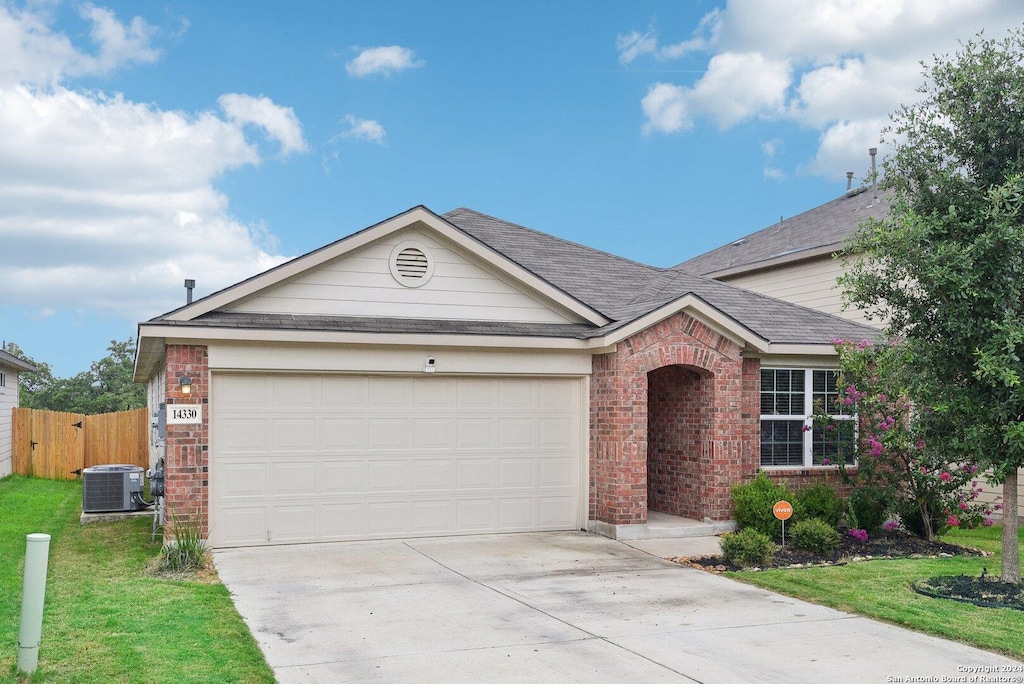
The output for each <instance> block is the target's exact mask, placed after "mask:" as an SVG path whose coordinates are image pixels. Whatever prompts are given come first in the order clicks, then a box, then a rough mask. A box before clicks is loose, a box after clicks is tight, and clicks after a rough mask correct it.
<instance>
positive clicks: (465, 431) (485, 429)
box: [455, 418, 498, 449]
mask: <svg viewBox="0 0 1024 684" xmlns="http://www.w3.org/2000/svg"><path fill="white" fill-rule="evenodd" d="M494 422H495V421H494V420H493V419H491V418H459V419H458V422H457V423H456V428H455V432H456V438H455V445H456V446H457V447H458V448H459V449H493V448H494V447H496V446H497V445H498V443H497V439H495V429H494Z"/></svg>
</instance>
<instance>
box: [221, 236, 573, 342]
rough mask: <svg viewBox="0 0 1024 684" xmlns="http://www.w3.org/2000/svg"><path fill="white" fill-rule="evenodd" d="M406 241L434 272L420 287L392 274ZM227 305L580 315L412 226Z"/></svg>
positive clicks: (515, 316) (351, 312)
mask: <svg viewBox="0 0 1024 684" xmlns="http://www.w3.org/2000/svg"><path fill="white" fill-rule="evenodd" d="M406 241H415V242H417V243H419V244H421V245H423V246H425V247H426V248H427V249H428V250H429V251H430V253H431V255H432V256H433V258H434V273H433V277H432V278H431V279H430V281H429V282H427V283H426V284H425V285H423V286H421V287H417V288H410V287H405V286H403V285H401V284H400V283H398V282H397V281H396V280H395V279H394V278H393V277H392V275H391V269H390V265H389V260H390V256H391V252H392V250H393V249H394V248H395V247H396V246H397V245H398V244H400V243H402V242H406ZM230 310H232V311H244V312H249V313H278V314H310V315H330V316H372V317H380V318H392V317H395V318H431V319H452V320H482V321H514V322H531V323H568V322H573V323H575V322H579V321H580V320H581V319H579V318H578V317H577V316H576V315H574V314H572V313H570V312H568V311H566V310H564V309H562V308H561V307H559V306H558V305H556V304H554V303H553V302H546V301H544V300H543V298H542V297H541V296H540V295H538V294H535V293H530V292H527V291H525V288H523V287H522V286H516V285H513V284H512V281H511V280H510V279H507V278H504V277H502V276H500V275H499V274H498V273H497V272H496V270H495V269H492V268H489V267H485V266H484V265H483V264H479V263H475V262H474V261H472V260H470V258H468V257H467V256H465V255H464V254H463V253H462V252H461V251H458V248H457V247H455V246H454V245H450V244H442V243H441V242H438V241H437V240H435V239H433V238H431V237H429V236H427V234H426V233H425V232H423V231H418V230H415V229H411V230H406V231H401V232H399V233H396V234H392V235H390V236H388V237H386V238H384V239H382V240H381V241H380V242H375V243H373V244H371V245H368V246H367V247H364V248H362V249H360V250H357V251H355V252H353V253H352V254H347V255H345V256H343V257H341V258H339V259H337V260H335V261H333V262H329V263H327V264H324V265H323V266H322V267H320V268H318V269H316V270H315V271H313V272H310V273H305V274H303V275H301V276H299V277H297V278H295V279H294V280H291V281H288V282H285V283H282V284H280V285H278V286H276V287H274V288H272V289H270V290H269V291H266V292H263V293H260V294H258V295H255V296H253V297H251V298H250V299H247V300H244V301H242V302H240V303H238V304H236V305H234V306H232V307H230Z"/></svg>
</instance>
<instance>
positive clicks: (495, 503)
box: [209, 373, 584, 547]
mask: <svg viewBox="0 0 1024 684" xmlns="http://www.w3.org/2000/svg"><path fill="white" fill-rule="evenodd" d="M582 386H583V382H582V380H580V379H575V378H513V377H451V376H448V377H437V376H435V377H423V376H375V375H327V374H325V375H296V374H229V373H214V375H213V392H212V394H211V398H210V404H211V430H212V433H211V446H210V449H211V456H210V459H209V461H210V469H211V472H210V490H211V491H210V498H211V519H210V539H211V542H212V544H213V545H214V546H219V547H226V546H247V545H260V544H288V543H301V542H313V541H333V540H349V539H370V538H372V539H380V538H387V537H419V536H438V535H455V534H481V533H492V532H523V531H538V530H572V529H579V528H580V527H581V525H582V522H583V521H582V515H581V509H582V506H581V470H582V462H583V446H582V442H583V421H582V407H583V405H584V401H583V396H582Z"/></svg>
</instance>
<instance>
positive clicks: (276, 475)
mask: <svg viewBox="0 0 1024 684" xmlns="http://www.w3.org/2000/svg"><path fill="white" fill-rule="evenodd" d="M271 472H272V473H273V479H272V483H273V490H274V491H273V494H275V495H280V494H283V495H286V496H292V495H304V496H314V495H315V494H316V493H317V491H316V484H317V480H318V478H317V467H316V464H315V463H313V462H309V461H306V462H301V461H300V462H293V461H278V462H276V463H273V464H272V465H271Z"/></svg>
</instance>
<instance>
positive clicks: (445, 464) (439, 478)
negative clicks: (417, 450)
mask: <svg viewBox="0 0 1024 684" xmlns="http://www.w3.org/2000/svg"><path fill="white" fill-rule="evenodd" d="M454 474H455V461H454V459H451V458H444V459H423V458H420V459H416V460H415V461H414V462H413V466H412V479H413V490H414V491H417V492H424V491H450V490H451V486H452V479H453V476H454Z"/></svg>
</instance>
